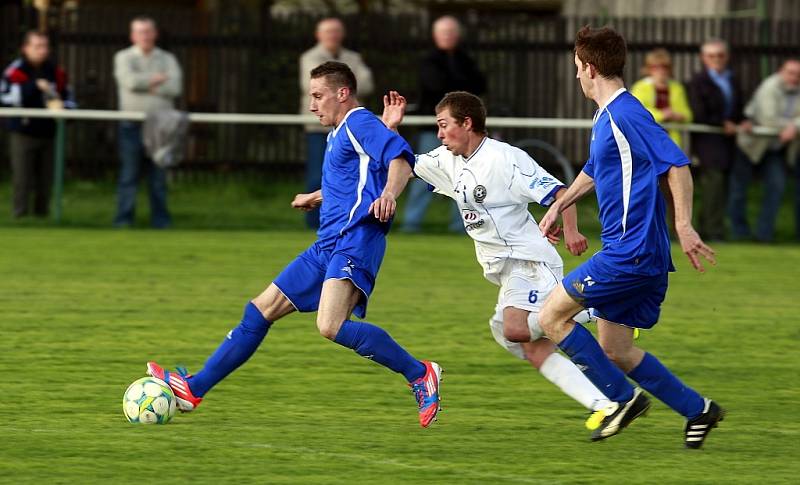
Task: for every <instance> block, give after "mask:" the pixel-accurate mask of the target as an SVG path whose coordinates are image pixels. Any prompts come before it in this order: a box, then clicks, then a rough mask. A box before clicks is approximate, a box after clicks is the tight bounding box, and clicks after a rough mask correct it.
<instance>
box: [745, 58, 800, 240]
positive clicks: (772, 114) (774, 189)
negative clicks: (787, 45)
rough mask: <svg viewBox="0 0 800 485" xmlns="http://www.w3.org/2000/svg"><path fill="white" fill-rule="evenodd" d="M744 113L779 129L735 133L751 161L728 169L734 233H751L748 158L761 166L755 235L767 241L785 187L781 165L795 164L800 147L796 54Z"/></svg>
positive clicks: (759, 123)
mask: <svg viewBox="0 0 800 485" xmlns="http://www.w3.org/2000/svg"><path fill="white" fill-rule="evenodd" d="M745 115H746V116H747V118H748V119H749V120H751V121H752V122H753V123H754V124H755V125H757V126H765V127H769V128H777V129H779V130H780V134H778V135H777V136H776V135H772V136H758V135H753V134H752V133H750V131H751V130H749V129H748V130H747V131H746V132H744V133H741V134H740V135H739V140H738V141H739V146H740V147H741V148H742V151H744V152H745V153H746V154H747V157H748V158H749V160H743V161H741V162H740V163H737V164H736V165H735V166H734V169H733V172H732V176H731V201H730V212H731V220H732V222H733V228H734V231H735V233H736V234H737V235H741V236H745V235H749V233H750V228H749V225H748V223H747V187H748V185H749V184H750V177H751V174H752V164H751V163H750V162H752V163H754V164H758V165H760V166H761V167H760V169H761V172H762V177H763V179H764V197H763V201H762V204H761V214H760V216H759V218H758V224H757V226H756V233H755V237H756V240H758V241H761V242H771V241H773V240H774V238H775V219H776V218H777V216H778V210H779V209H780V205H781V198H782V196H783V190H784V188H785V186H786V170H785V164H786V163H787V162H788V163H789V164H792V165H794V164H795V163H796V161H797V155H798V149H800V137H798V129H800V59H789V60H787V61H785V62H784V63H783V65H782V66H781V68H780V69H779V70H778V72H777V73H775V74H773V75H771V76H770V77H768V78H767V79H765V80H764V81H762V82H761V84H760V85H759V87H758V89H756V92H755V94H754V95H753V98H752V99H751V100H750V102H749V103H748V104H747V108H745ZM798 208H799V207H795V210H796V211H797V209H798ZM795 216H797V213H795Z"/></svg>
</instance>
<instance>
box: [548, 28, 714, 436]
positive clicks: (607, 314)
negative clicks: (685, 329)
mask: <svg viewBox="0 0 800 485" xmlns="http://www.w3.org/2000/svg"><path fill="white" fill-rule="evenodd" d="M625 57H626V46H625V40H624V39H623V38H622V36H621V35H619V34H618V33H617V32H615V31H614V30H612V29H610V28H602V29H591V28H589V27H588V26H587V27H584V28H583V29H581V30H580V31H579V32H578V34H577V37H576V40H575V58H574V60H575V66H576V69H577V76H576V77H577V78H578V79H579V80H580V84H581V89H582V90H583V92H584V94H585V95H586V97H587V98H590V99H592V100H593V101H594V102H595V103H597V105H598V107H599V109H598V111H597V113H596V114H595V117H594V127H593V128H592V138H591V145H590V150H589V160H588V161H587V162H586V165H585V166H584V168H583V171H582V172H581V173H580V174H579V175H578V177H577V178H576V179H575V181H574V182H573V184H572V185H571V186H570V187H569V189H568V190H567V192H566V193H565V194H564V195H563V196H562V197H560V198H559V199H558V200H556V201H555V202H554V203H553V204H552V205H551V206H550V209H549V210H548V212H547V214H545V216H544V217H543V218H542V220H541V222H540V223H539V227H540V228H541V230H542V233H544V234H548V233H550V232H551V231H552V229H553V227H555V226H554V224H555V221H556V218H557V216H558V215H559V214H560V213H561V212H562V211H563V210H565V209H566V208H568V207H569V206H570V205H572V204H573V203H574V202H575V201H577V200H578V199H579V198H580V197H581V196H583V195H585V194H587V193H588V192H589V191H591V190H592V189H594V190H595V192H596V193H597V201H598V205H599V209H600V214H599V216H600V222H601V225H602V233H601V235H600V238H601V240H602V243H603V247H602V249H601V250H600V251H599V252H598V253H596V254H595V255H594V256H592V257H591V258H590V259H589V260H588V261H586V262H585V263H584V264H582V265H581V266H579V267H578V268H576V269H575V270H573V271H572V272H571V273H569V274H568V275H567V276H566V277H565V278H564V281H563V282H562V283H561V284H560V285H559V286H558V287H557V288H555V289H554V290H553V292H552V293H550V296H549V297H548V299H547V301H546V302H545V304H544V307H543V308H542V310H541V313H540V315H539V323H540V325H541V326H542V328H543V330H544V331H545V333H546V334H547V336H548V337H550V338H551V339H552V340H553V341H554V342H556V343H557V344H558V346H559V347H560V348H561V350H563V351H564V353H566V354H567V355H568V356H569V357H570V358H571V359H572V361H573V362H575V363H576V364H577V365H578V367H579V368H581V370H583V372H584V373H585V374H586V376H587V377H588V378H589V380H591V381H592V382H593V383H594V385H595V386H597V388H598V389H600V390H601V391H603V393H605V395H606V396H607V397H608V398H609V399H610V400H611V401H613V403H612V405H610V406H609V407H608V409H607V410H606V413H605V414H606V417H605V418H604V419H603V420H602V422H601V425H600V426H599V427H598V428H597V429H596V430H595V431H594V432H593V433H592V440H601V439H605V438H608V437H610V436H613V435H615V434H617V433H618V432H620V431H621V430H622V429H623V428H624V427H625V426H627V425H628V424H629V423H630V422H631V421H632V420H633V419H635V418H636V417H638V416H641V415H643V414H644V413H645V412H646V411H647V409H648V408H649V407H650V402H649V400H648V398H647V397H646V396H645V395H644V393H643V392H642V390H641V389H639V388H634V387H633V386H632V385H631V384H630V382H628V380H627V378H626V374H627V377H629V378H631V379H632V380H633V381H635V382H636V383H638V384H639V385H640V386H641V387H642V388H644V389H645V390H647V391H648V392H650V393H651V394H653V395H654V396H656V397H657V398H659V399H660V400H661V401H663V402H664V403H666V404H667V405H668V406H670V407H671V408H672V409H674V410H675V411H677V412H678V413H679V414H681V415H682V416H684V417H685V418H686V419H687V424H686V428H685V430H684V433H685V440H684V443H685V445H686V447H688V448H700V446H702V444H703V441H704V440H705V438H706V436H707V435H708V433H709V432H710V431H711V429H712V428H714V427H716V425H717V423H718V422H719V421H721V420H722V418H723V416H724V412H723V410H722V409H721V408H720V407H719V406H718V405H717V404H716V403H715V402H713V401H711V400H710V399H707V398H703V397H702V396H701V395H700V394H698V393H697V392H696V391H695V390H693V389H691V388H690V387H688V386H686V385H685V384H683V383H682V382H681V381H680V380H678V378H677V377H675V376H674V375H673V374H672V373H671V372H670V371H669V370H668V369H667V368H666V367H664V366H663V365H662V364H661V362H659V361H658V359H656V358H655V357H654V356H653V355H652V354H649V353H646V352H644V351H643V350H641V349H639V348H638V347H636V346H634V345H633V333H634V329H637V328H641V329H649V328H651V327H652V326H653V325H655V323H656V322H657V321H658V317H659V313H660V310H661V303H662V302H663V301H664V297H665V296H666V291H667V283H668V275H669V273H670V272H672V271H675V268H674V267H673V265H672V258H671V255H670V241H669V232H668V229H667V222H666V216H665V205H666V204H665V201H664V197H663V196H662V195H661V193H660V192H659V179H661V178H663V179H665V181H666V182H667V184H668V185H669V189H670V191H671V192H672V200H673V204H674V212H675V230H676V232H677V234H678V237H679V239H680V242H681V245H682V246H683V250H684V252H685V253H686V254H687V256H688V257H689V259H690V261H691V262H692V264H693V266H694V267H695V268H696V269H698V270H700V271H702V270H703V267H702V265H701V264H700V261H699V257H698V256H704V257H705V258H707V259H708V260H709V261H711V262H712V263H713V262H714V252H713V251H712V250H711V248H709V247H708V246H706V245H705V244H704V243H703V242H702V240H701V239H700V237H699V236H698V235H697V232H696V231H695V230H694V228H693V227H692V223H691V220H692V178H691V174H690V172H689V160H688V159H687V158H686V156H685V155H684V154H683V152H682V151H681V150H680V149H679V148H678V146H677V145H675V143H674V142H673V141H672V140H670V138H669V136H668V134H667V132H666V131H664V129H663V128H661V127H660V126H659V125H658V124H657V123H656V122H655V120H654V119H653V116H652V115H651V114H650V113H649V112H648V111H647V110H646V109H645V108H644V106H642V104H641V103H640V102H639V101H638V100H636V98H634V97H633V96H632V95H631V94H630V93H628V92H627V91H626V90H625V87H624V85H623V82H622V71H623V68H624V66H625ZM589 307H591V308H594V310H595V314H596V316H598V317H599V318H598V334H599V341H600V343H598V341H597V340H595V338H594V337H593V336H592V334H591V333H589V331H588V330H586V329H585V328H584V327H583V326H581V325H579V324H575V323H574V322H573V320H572V316H573V315H575V313H576V312H577V311H579V310H580V309H581V308H589ZM614 364H616V365H614Z"/></svg>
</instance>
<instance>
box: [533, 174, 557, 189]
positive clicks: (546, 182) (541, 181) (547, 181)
mask: <svg viewBox="0 0 800 485" xmlns="http://www.w3.org/2000/svg"><path fill="white" fill-rule="evenodd" d="M537 185H539V186H541V187H542V188H544V189H546V188H548V187H554V186H556V185H558V181H557V180H556V179H554V178H553V177H548V176H546V175H545V176H544V177H542V178H539V177H533V180H531V184H530V185H529V186H528V187H529V188H531V189H532V188H534V187H536V186H537Z"/></svg>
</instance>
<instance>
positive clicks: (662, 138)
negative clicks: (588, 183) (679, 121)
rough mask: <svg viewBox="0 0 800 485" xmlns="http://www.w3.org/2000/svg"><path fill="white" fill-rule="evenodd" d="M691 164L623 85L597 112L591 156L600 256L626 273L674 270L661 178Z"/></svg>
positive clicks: (588, 170)
mask: <svg viewBox="0 0 800 485" xmlns="http://www.w3.org/2000/svg"><path fill="white" fill-rule="evenodd" d="M687 164H689V160H688V158H687V157H686V155H685V154H684V153H683V152H682V151H681V149H680V148H679V147H678V146H677V145H676V144H675V143H674V142H673V141H672V140H671V139H670V138H669V135H668V134H667V132H666V131H665V130H664V129H663V128H662V127H661V126H659V125H658V124H657V123H656V121H655V120H654V119H653V116H652V115H651V114H650V113H649V112H648V111H647V110H646V109H645V108H644V106H642V104H641V103H640V102H639V101H638V100H637V99H636V98H634V97H633V96H632V95H631V94H630V93H628V92H627V91H626V90H625V89H620V90H619V91H617V92H616V93H615V94H614V95H613V96H612V97H611V99H610V100H609V101H608V102H607V103H606V105H605V106H603V107H602V108H600V109H599V110H598V111H597V113H596V114H595V118H594V127H593V128H592V141H591V145H590V149H589V160H588V161H587V162H586V165H585V166H584V167H583V171H584V172H585V173H586V175H588V176H590V177H591V178H592V179H594V185H595V192H596V193H597V202H598V204H599V206H600V214H599V218H600V224H601V226H602V233H601V235H600V238H601V240H602V242H603V248H602V250H601V251H600V252H599V253H598V256H600V259H601V260H602V261H604V262H606V263H608V264H610V265H611V266H612V267H616V268H618V269H620V270H622V271H624V272H626V273H633V274H641V275H659V274H665V273H667V272H669V271H674V270H675V268H674V267H673V266H672V257H671V255H670V241H669V230H668V227H667V222H666V215H665V201H664V197H663V196H662V195H661V193H660V191H659V186H658V178H659V176H660V175H663V174H664V173H666V172H667V171H668V170H669V169H670V167H672V166H682V165H687Z"/></svg>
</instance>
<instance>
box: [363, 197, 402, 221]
mask: <svg viewBox="0 0 800 485" xmlns="http://www.w3.org/2000/svg"><path fill="white" fill-rule="evenodd" d="M396 209H397V201H396V200H395V198H394V194H393V193H391V192H384V193H383V194H381V196H380V197H378V198H377V199H375V200H374V201H372V204H370V205H369V213H370V214H374V215H375V218H376V219H378V220H379V221H381V222H387V221H388V220H389V219H391V218H392V217H394V212H395V210H396Z"/></svg>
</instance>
